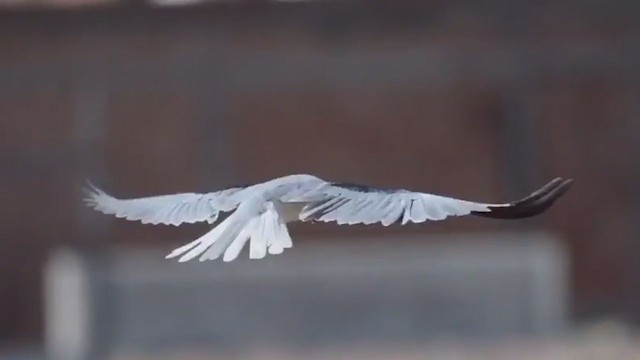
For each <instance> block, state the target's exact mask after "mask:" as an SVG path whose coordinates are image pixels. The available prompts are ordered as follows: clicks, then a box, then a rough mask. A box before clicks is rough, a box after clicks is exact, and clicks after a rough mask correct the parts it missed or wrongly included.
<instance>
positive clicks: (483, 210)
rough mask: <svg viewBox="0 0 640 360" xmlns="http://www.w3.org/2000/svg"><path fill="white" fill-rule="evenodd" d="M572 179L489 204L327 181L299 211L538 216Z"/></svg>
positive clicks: (304, 214) (356, 216) (311, 215)
mask: <svg viewBox="0 0 640 360" xmlns="http://www.w3.org/2000/svg"><path fill="white" fill-rule="evenodd" d="M571 183H572V180H563V179H561V178H556V179H554V180H553V181H551V182H550V183H548V184H547V185H545V186H544V187H542V188H540V189H539V190H537V191H536V192H534V193H532V194H531V195H529V196H527V197H526V198H523V199H521V200H519V201H515V202H511V203H504V204H488V203H480V202H474V201H467V200H460V199H455V198H451V197H446V196H439V195H432V194H425V193H420V192H413V191H407V190H389V189H378V188H372V187H367V186H362V185H356V184H349V183H327V184H326V185H325V186H321V187H319V188H317V189H316V190H315V191H314V192H315V193H314V194H313V195H314V196H315V197H316V199H318V200H314V201H312V202H309V203H308V204H307V205H306V206H305V207H304V208H303V209H302V211H301V212H300V220H302V221H323V222H329V221H336V222H337V223H338V224H373V223H381V224H382V225H384V226H388V225H391V224H394V223H402V224H403V225H404V224H406V223H408V222H414V223H421V222H424V221H427V220H443V219H445V218H447V217H449V216H463V215H477V216H484V217H489V218H497V219H519V218H525V217H530V216H534V215H537V214H539V213H541V212H543V211H544V210H546V209H547V208H549V207H550V206H551V205H553V203H554V202H555V201H556V200H557V199H558V198H559V197H560V196H561V195H562V194H564V193H565V192H566V191H567V190H568V189H569V186H570V185H571Z"/></svg>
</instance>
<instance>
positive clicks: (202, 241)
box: [166, 206, 293, 262]
mask: <svg viewBox="0 0 640 360" xmlns="http://www.w3.org/2000/svg"><path fill="white" fill-rule="evenodd" d="M239 210H240V209H239ZM242 214H244V215H242ZM247 241H249V258H250V259H262V258H264V257H265V256H266V255H267V253H269V254H274V255H275V254H281V253H282V252H283V251H284V249H286V248H290V247H292V246H293V243H292V241H291V237H290V236H289V232H288V230H287V226H286V224H285V223H284V222H283V221H282V219H281V218H280V216H279V214H278V212H277V211H276V209H275V208H274V206H268V207H267V210H266V211H264V212H262V213H261V214H255V213H253V214H250V213H248V212H238V211H236V212H235V213H234V214H232V215H231V216H229V217H228V218H227V219H225V220H224V221H223V222H221V223H220V224H219V225H218V226H216V227H215V228H214V229H212V230H211V231H209V232H208V233H206V234H204V235H203V236H201V237H200V238H199V239H197V240H195V241H193V242H190V243H189V244H186V245H184V246H181V247H179V248H177V249H175V250H173V251H172V252H171V253H170V254H169V255H167V256H166V258H167V259H171V258H174V257H177V256H180V255H182V256H181V257H180V259H179V260H178V261H179V262H185V261H189V260H191V259H193V258H195V257H197V256H199V255H201V256H200V261H205V260H214V259H217V258H219V257H220V256H221V255H223V254H224V255H223V258H222V260H223V261H225V262H228V261H232V260H234V259H236V258H237V257H238V255H239V254H240V252H241V251H242V249H243V248H244V246H245V244H246V243H247Z"/></svg>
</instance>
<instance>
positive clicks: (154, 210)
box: [84, 183, 245, 226]
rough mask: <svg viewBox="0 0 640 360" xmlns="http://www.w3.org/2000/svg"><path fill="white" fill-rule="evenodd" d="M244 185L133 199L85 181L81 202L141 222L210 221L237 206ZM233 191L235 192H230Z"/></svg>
mask: <svg viewBox="0 0 640 360" xmlns="http://www.w3.org/2000/svg"><path fill="white" fill-rule="evenodd" d="M243 189H245V188H244V187H234V188H230V189H226V190H221V191H216V192H212V193H207V194H194V193H183V194H174V195H161V196H152V197H145V198H137V199H117V198H115V197H113V196H111V195H109V194H107V193H105V192H104V191H102V190H100V189H98V188H97V187H95V186H93V185H92V184H91V183H88V187H87V188H85V189H84V192H85V195H86V197H85V199H84V201H85V203H86V204H87V205H88V206H89V207H92V208H93V209H95V210H97V211H100V212H102V213H104V214H110V215H115V216H116V217H118V218H125V219H127V220H139V221H141V222H142V223H143V224H154V225H155V224H166V225H175V226H178V225H180V224H182V223H189V224H192V223H196V222H201V221H207V222H209V223H210V224H211V223H214V222H215V221H216V220H217V218H218V215H219V214H220V212H221V211H231V210H234V209H235V208H236V207H237V206H238V201H239V200H238V196H237V195H238V194H237V193H238V192H239V191H241V190H243ZM234 195H236V196H234Z"/></svg>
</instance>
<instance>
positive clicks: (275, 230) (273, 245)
mask: <svg viewBox="0 0 640 360" xmlns="http://www.w3.org/2000/svg"><path fill="white" fill-rule="evenodd" d="M571 183H572V180H571V179H568V180H564V179H562V178H556V179H554V180H552V181H551V182H549V183H548V184H547V185H545V186H543V187H542V188H540V189H538V190H536V191H535V192H533V193H532V194H531V195H529V196H527V197H525V198H523V199H521V200H518V201H514V202H510V203H502V204H490V203H481V202H474V201H468V200H462V199H456V198H452V197H446V196H441V195H434V194H428V193H422V192H414V191H409V190H402V189H397V190H395V189H383V188H376V187H369V186H364V185H357V184H352V183H337V182H327V181H324V180H322V179H320V178H318V177H315V176H312V175H289V176H284V177H280V178H277V179H273V180H270V181H266V182H263V183H260V184H255V185H251V186H242V187H232V188H229V189H226V190H220V191H216V192H211V193H206V194H196V193H182V194H174V195H162V196H153V197H145V198H137V199H117V198H115V197H113V196H111V195H109V194H107V193H105V192H104V191H102V190H100V189H98V188H97V187H95V186H93V185H92V184H90V183H89V184H88V187H87V188H85V189H84V190H85V194H86V198H85V199H84V200H85V203H86V204H87V205H88V206H90V207H92V208H94V209H95V210H97V211H100V212H102V213H105V214H110V215H115V216H116V217H118V218H125V219H127V220H138V221H141V222H142V223H143V224H154V225H155V224H167V225H175V226H178V225H180V224H183V223H189V224H192V223H196V222H204V221H206V222H208V223H209V224H213V223H215V222H216V220H217V219H218V216H219V215H220V213H221V212H233V213H231V214H230V215H228V216H227V217H226V218H225V219H224V220H223V221H221V222H220V223H219V224H218V225H217V226H215V227H214V228H213V229H211V230H210V231H209V232H207V233H205V234H204V235H202V236H201V237H200V238H198V239H197V240H195V241H192V242H190V243H188V244H186V245H184V246H181V247H179V248H177V249H175V250H173V251H172V252H171V253H170V254H169V255H167V256H166V258H167V259H171V258H176V257H179V259H178V261H179V262H185V261H189V260H192V259H194V258H196V257H199V259H200V261H204V260H214V259H218V258H220V257H222V260H223V261H225V262H228V261H232V260H234V259H235V258H237V257H238V255H239V254H240V251H241V250H242V249H243V247H244V246H245V244H246V243H247V242H249V258H251V259H261V258H263V257H265V256H266V255H267V254H280V253H282V252H283V251H284V249H287V248H290V247H292V245H293V243H292V241H291V237H290V236H289V232H288V230H287V223H289V222H294V221H303V222H314V221H321V222H331V221H335V222H337V223H338V224H348V225H353V224H374V223H379V224H382V225H383V226H389V225H392V224H402V225H404V224H407V223H409V222H413V223H422V222H425V221H428V220H431V221H437V220H444V219H445V218H447V217H450V216H464V215H474V216H482V217H487V218H494V219H522V218H526V217H531V216H535V215H538V214H540V213H542V212H543V211H545V210H546V209H548V208H549V207H551V205H553V203H554V202H555V201H556V200H557V199H558V198H559V197H560V196H562V195H563V194H564V193H565V192H566V191H567V190H568V189H569V187H570V186H571Z"/></svg>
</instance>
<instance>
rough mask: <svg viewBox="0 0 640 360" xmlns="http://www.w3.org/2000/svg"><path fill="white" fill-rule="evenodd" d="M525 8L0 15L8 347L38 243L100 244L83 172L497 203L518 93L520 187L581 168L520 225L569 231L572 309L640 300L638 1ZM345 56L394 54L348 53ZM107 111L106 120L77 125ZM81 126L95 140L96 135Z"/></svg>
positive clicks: (154, 238) (15, 335)
mask: <svg viewBox="0 0 640 360" xmlns="http://www.w3.org/2000/svg"><path fill="white" fill-rule="evenodd" d="M392 4H396V5H392ZM532 4H533V2H527V1H515V2H503V3H502V4H499V5H496V6H494V7H484V6H483V7H480V6H479V5H478V4H476V3H475V2H473V1H456V2H438V1H435V2H429V3H428V4H422V2H387V3H385V2H380V1H378V2H372V3H371V4H370V5H367V4H364V3H358V2H354V3H349V4H346V5H344V6H343V7H340V6H337V5H335V4H333V5H331V4H329V5H322V4H315V5H293V6H289V5H283V6H271V5H269V6H267V5H256V6H238V7H234V6H226V5H220V6H211V7H204V8H200V9H191V10H189V9H186V10H156V11H152V10H140V9H139V10H125V9H112V10H109V9H107V10H86V11H78V12H73V13H68V12H59V13H56V12H21V13H10V12H5V13H1V14H0V34H4V35H1V37H0V53H1V54H3V56H2V57H0V119H1V120H0V139H1V140H0V149H1V151H0V164H1V166H0V169H2V171H1V172H0V194H1V196H2V200H3V201H2V202H1V205H0V219H2V224H3V226H2V230H1V231H2V232H1V235H0V236H1V237H0V241H2V244H3V245H4V248H5V249H6V251H4V252H2V253H0V269H2V271H0V293H2V294H10V296H2V297H0V308H2V309H3V311H2V312H0V343H2V342H3V341H5V340H25V341H27V340H31V339H37V338H38V337H39V336H40V331H41V327H42V324H41V321H42V317H41V313H40V311H41V310H40V309H41V303H40V301H41V295H42V294H41V290H40V287H41V284H40V281H41V266H42V264H43V262H44V261H45V257H46V254H47V252H48V251H49V250H50V249H52V248H53V247H55V246H58V245H60V244H84V246H89V247H90V246H91V245H92V241H93V240H94V238H95V239H97V238H104V236H103V235H102V234H101V233H100V232H99V231H97V230H95V231H93V230H92V229H93V228H92V227H91V224H95V223H91V222H89V224H90V225H89V228H88V229H87V228H86V226H87V225H84V226H85V227H84V229H82V228H81V225H82V223H81V221H83V220H82V217H81V216H80V211H81V210H80V206H79V200H80V194H79V192H78V187H79V186H80V185H81V182H82V181H83V180H84V177H86V176H92V177H97V181H98V182H99V185H103V186H106V187H107V189H108V190H110V191H112V192H114V193H115V194H117V195H121V196H144V195H152V194H157V193H170V192H179V191H194V190H196V191H203V190H206V189H208V188H210V187H216V186H222V185H224V184H229V183H232V182H235V181H237V182H241V183H244V182H251V181H259V180H263V179H266V178H269V177H273V176H278V175H282V174H286V173H295V172H307V173H313V174H316V175H318V176H321V177H325V178H327V179H332V180H333V179H335V180H344V181H353V182H364V183H370V184H374V185H382V186H389V187H394V186H397V187H407V188H412V189H424V190H426V191H433V192H439V193H444V194H451V195H456V196H461V197H466V198H473V199H476V198H477V199H482V200H484V199H486V200H502V199H506V198H507V197H509V196H513V195H518V194H514V191H513V190H508V189H513V187H514V184H513V182H514V181H515V180H514V179H513V177H512V175H513V174H512V173H511V172H510V171H509V168H508V167H507V165H508V164H507V163H506V162H505V156H504V152H505V151H515V152H516V153H517V152H518V151H517V149H516V148H517V146H516V148H513V147H512V148H509V147H508V146H507V143H509V141H508V140H509V137H510V136H515V135H514V134H510V133H509V132H505V129H506V128H508V122H509V121H510V120H511V119H510V118H509V115H508V111H507V110H506V109H505V106H506V105H508V104H506V105H505V94H506V95H509V93H510V91H511V89H516V90H518V89H523V88H524V89H525V90H524V93H525V95H524V96H521V100H522V101H523V102H524V104H525V107H527V108H529V109H533V111H532V114H531V118H532V119H533V121H534V124H535V127H534V132H532V133H529V134H522V133H521V134H517V136H524V137H527V136H530V137H531V139H533V143H534V145H535V146H534V150H535V154H536V159H537V161H536V162H535V163H532V164H531V167H534V170H533V171H532V173H533V174H534V177H535V179H531V180H530V181H531V182H533V183H537V182H541V181H545V180H548V179H549V178H551V177H553V176H557V175H560V176H572V177H575V178H577V180H578V182H577V185H576V188H575V189H574V191H573V192H572V193H571V194H570V196H568V197H567V198H566V199H564V201H562V203H561V204H560V206H559V207H558V208H557V210H555V211H552V212H551V213H549V214H547V215H545V216H544V217H542V218H540V219H537V220H529V221H525V222H523V224H524V225H523V226H525V227H533V226H542V227H544V228H545V229H548V230H551V231H556V232H559V233H560V235H562V236H563V237H565V238H566V239H567V243H568V246H569V247H570V248H571V250H572V254H573V255H574V259H573V260H574V264H573V269H572V270H573V272H574V290H575V304H576V308H575V313H576V315H578V316H579V317H583V316H588V315H597V314H601V313H605V312H610V311H615V312H619V313H622V314H633V315H636V316H637V315H640V308H638V306H637V302H636V301H635V300H637V299H639V298H640V297H637V294H636V292H637V291H638V290H637V289H638V288H640V286H639V284H638V283H637V282H635V280H634V279H633V277H631V276H629V274H632V273H633V272H632V271H633V270H634V269H635V270H637V269H636V268H635V267H634V264H635V263H636V262H638V261H639V260H640V259H638V256H637V255H635V254H638V253H640V252H638V251H637V250H640V248H639V246H638V245H637V244H635V240H637V239H636V238H637V234H638V228H637V226H636V224H635V223H636V218H635V217H634V214H637V213H638V206H639V205H640V203H638V194H637V191H636V190H635V188H636V187H637V180H640V178H639V177H638V176H637V172H636V171H635V170H634V167H637V164H638V163H637V161H636V159H635V157H636V156H637V155H636V154H634V152H633V151H634V149H635V145H634V141H635V139H634V137H633V136H631V135H630V134H632V131H633V129H632V128H630V127H629V126H628V125H626V124H627V122H628V120H629V119H630V118H632V117H633V116H637V115H639V113H638V108H637V107H635V108H634V106H633V104H634V103H636V102H637V101H638V94H640V91H639V89H640V87H639V86H638V75H637V74H638V65H637V64H640V61H632V59H635V60H640V59H638V56H639V54H640V51H638V44H637V41H636V42H634V40H635V39H637V37H638V35H639V34H640V31H639V29H640V25H638V24H637V21H633V18H632V17H631V16H630V14H632V13H634V10H637V9H634V8H637V5H636V2H634V1H612V2H608V3H607V4H606V7H605V8H603V9H601V8H599V7H598V4H595V3H590V5H587V4H585V3H582V2H579V1H572V0H565V1H556V2H547V3H544V4H538V5H536V6H535V7H533V6H534V5H532ZM601 5H603V6H605V5H604V4H601ZM636 13H637V12H636ZM514 14H515V15H514ZM7 34H11V36H7ZM345 53H346V54H347V55H344V54H345ZM349 54H355V55H356V56H355V57H353V58H356V59H367V56H368V54H371V56H374V57H375V56H377V57H378V58H380V59H382V60H380V63H382V64H392V65H393V64H395V63H396V62H395V61H397V64H399V65H402V66H401V67H393V66H389V67H388V68H385V67H384V66H381V65H379V64H378V65H376V64H377V63H375V61H373V62H371V64H373V65H371V64H370V65H364V64H363V65H362V68H360V65H359V64H353V63H348V62H345V63H340V61H341V59H347V60H349V59H351V58H350V57H349V56H350V55H349ZM412 54H413V55H412ZM416 54H417V55H416ZM411 56H413V58H410V57H411ZM633 56H635V58H634V57H633ZM394 58H397V59H396V60H394ZM405 58H406V59H409V60H406V59H405ZM284 59H290V60H284ZM412 59H413V60H412ZM283 60H284V61H289V62H290V64H291V68H290V69H291V72H288V71H287V70H288V69H289V68H288V66H289V65H288V64H289V63H288V62H287V64H285V65H284V66H279V64H278V63H279V62H281V61H283ZM406 64H409V65H411V66H414V68H412V67H411V66H404V65H406ZM367 66H368V67H367ZM342 68H344V69H352V70H351V71H349V72H347V71H345V72H344V73H342V72H341V69H342ZM246 69H248V70H247V72H246V73H244V71H245V70H246ZM274 69H275V70H277V71H280V73H277V72H273V71H275V70H274ZM354 69H355V70H356V71H353V70H354ZM372 69H373V70H375V72H373V70H372ZM358 70H359V71H358ZM368 71H372V72H371V73H369V72H368ZM274 73H275V74H276V75H273V74H274ZM309 73H311V74H309ZM251 74H255V75H256V76H253V75H251ZM279 74H281V75H282V76H280V75H279ZM325 75H326V77H327V78H332V79H337V80H335V81H334V80H327V81H325V80H324V77H325ZM95 76H97V77H96V78H94V77H95ZM269 76H270V77H269ZM306 76H310V79H311V80H309V81H303V82H296V81H295V80H296V79H297V78H305V77H306ZM267 78H268V79H267ZM369 78H371V79H370V81H369ZM314 79H315V80H314ZM341 79H347V80H348V79H355V80H349V81H353V83H349V82H348V81H346V82H341V81H342V80H341ZM96 81H97V82H100V83H104V84H106V86H107V95H106V96H105V95H104V94H102V95H100V92H99V91H98V92H96V93H95V94H94V95H95V96H97V97H100V96H105V99H102V103H101V102H100V100H97V101H96V102H95V104H94V105H95V106H96V107H95V109H98V110H99V111H94V110H91V109H93V108H91V107H89V108H84V107H83V106H82V105H81V104H82V103H84V102H88V103H91V102H92V101H94V100H92V99H93V98H92V96H93V95H92V94H93V92H94V91H96V86H95V84H96ZM353 84H356V85H353ZM84 95H86V98H85V96H84ZM506 97H507V98H508V96H506ZM79 103H80V105H79ZM101 106H102V107H101ZM87 109H89V110H87ZM100 109H102V110H104V114H103V115H102V116H103V117H102V119H103V120H100V116H98V118H97V119H89V120H87V119H85V118H86V117H87V116H86V114H87V113H88V114H89V115H90V116H89V118H91V117H92V116H93V115H95V114H96V113H98V112H101V111H102V110H100ZM83 114H84V115H83ZM85 120H86V121H88V122H87V123H84V125H81V124H83V121H85ZM101 121H103V122H101ZM92 124H93V125H92ZM83 126H84V130H79V128H83ZM101 126H102V128H101ZM93 127H98V129H94V128H93ZM94 130H95V131H97V133H98V134H102V135H98V136H97V137H92V136H96V135H95V134H94V135H91V134H92V131H94ZM85 133H87V134H89V135H86V136H85V135H82V134H85ZM96 139H97V140H96ZM511 140H513V139H511ZM518 143H520V141H519V140H517V139H516V141H515V144H516V145H517V144H518ZM521 143H522V144H524V143H525V141H524V138H523V141H522V142H521ZM523 159H524V158H523ZM516 186H517V184H516ZM520 187H522V185H521V186H520ZM97 219H99V220H97V221H99V222H102V223H104V222H107V221H110V220H107V219H105V218H101V217H98V218H97ZM109 224H112V225H110V227H109V232H108V234H109V235H108V236H107V238H106V240H108V241H114V242H118V243H120V244H129V243H136V244H146V245H150V244H153V245H160V246H166V247H171V246H173V245H174V244H177V243H178V241H176V240H177V239H182V238H189V237H194V236H196V235H197V234H199V233H200V232H201V231H202V230H203V229H204V227H203V226H193V227H188V228H181V229H173V228H165V227H160V228H152V227H149V226H141V225H139V224H135V223H125V222H122V221H114V222H113V223H111V222H110V223H109ZM502 226H506V225H505V224H502V223H497V222H487V221H482V220H477V219H465V220H460V221H454V222H446V223H438V224H430V225H429V227H428V229H427V228H425V227H424V226H420V227H418V226H410V227H408V228H404V229H400V228H392V229H384V230H381V229H379V228H375V229H374V228H371V227H369V228H367V227H354V228H340V229H339V230H338V229H336V228H335V227H334V226H330V225H318V226H314V227H311V226H295V228H294V232H295V233H296V235H297V236H298V239H299V240H297V241H304V235H305V234H308V235H319V234H323V235H332V234H336V233H338V231H339V233H340V234H341V235H344V234H345V233H347V234H354V235H355V234H358V235H365V234H371V231H385V232H394V231H421V232H425V231H427V232H430V231H469V230H473V231H491V230H495V229H499V228H500V227H502ZM92 231H93V232H92Z"/></svg>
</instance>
